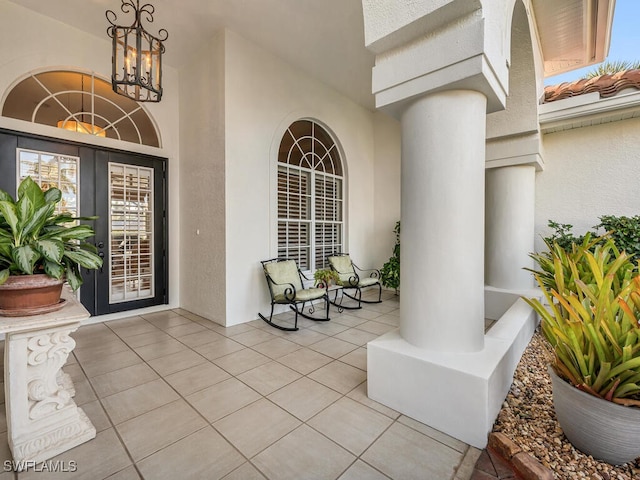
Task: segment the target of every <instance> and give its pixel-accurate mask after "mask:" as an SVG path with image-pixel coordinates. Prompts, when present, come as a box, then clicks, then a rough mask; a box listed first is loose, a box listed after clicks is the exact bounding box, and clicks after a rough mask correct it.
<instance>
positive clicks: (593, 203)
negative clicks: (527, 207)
mask: <svg viewBox="0 0 640 480" xmlns="http://www.w3.org/2000/svg"><path fill="white" fill-rule="evenodd" d="M638 131H640V119H637V118H636V119H628V120H622V121H619V122H612V123H605V124H602V125H595V126H591V127H584V128H577V129H573V130H565V131H563V132H556V133H550V134H547V135H544V137H543V142H544V148H545V170H544V171H542V172H539V173H537V178H536V250H541V249H543V248H544V244H543V242H542V240H541V239H540V235H546V234H548V233H550V229H549V228H548V227H547V220H548V219H552V220H555V221H557V222H561V223H569V224H572V225H573V226H574V232H576V233H578V234H582V233H584V232H585V231H587V230H589V229H591V227H593V226H594V225H596V224H597V223H599V220H598V217H600V216H601V215H627V216H631V215H638V214H640V189H639V188H638V179H639V178H640V162H639V161H638V156H639V153H638V152H640V136H638Z"/></svg>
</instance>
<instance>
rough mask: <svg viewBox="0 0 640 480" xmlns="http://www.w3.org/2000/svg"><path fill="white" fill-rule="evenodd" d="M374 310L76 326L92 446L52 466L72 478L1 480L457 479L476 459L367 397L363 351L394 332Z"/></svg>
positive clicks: (389, 298)
mask: <svg viewBox="0 0 640 480" xmlns="http://www.w3.org/2000/svg"><path fill="white" fill-rule="evenodd" d="M384 298H385V301H384V302H383V303H381V304H374V305H367V306H366V307H365V308H363V309H362V310H351V311H349V310H347V311H345V312H344V313H342V314H339V313H338V312H337V311H335V309H332V311H331V318H332V320H331V321H330V322H326V323H316V322H312V321H308V320H305V319H301V320H300V321H299V324H298V325H299V327H301V329H300V330H299V331H298V332H283V331H280V330H277V329H274V328H273V327H270V326H269V325H267V324H266V323H264V322H262V321H261V320H257V321H254V322H250V323H247V324H242V325H237V326H234V327H230V328H224V327H221V326H219V325H217V324H215V323H213V322H211V321H208V320H206V319H203V318H201V317H198V316H197V315H194V314H191V313H189V312H187V311H185V310H181V309H177V310H169V311H164V312H159V313H153V314H149V315H144V316H136V317H131V318H126V319H123V320H116V321H111V322H108V323H99V324H94V325H88V326H84V327H81V328H80V329H79V330H78V331H77V332H76V333H75V334H74V335H73V336H74V338H75V339H76V342H77V346H76V349H75V350H74V353H73V355H72V356H71V357H70V358H69V361H68V363H67V365H66V366H65V368H64V370H65V372H67V373H69V374H70V375H71V377H72V379H73V381H74V384H75V387H76V396H75V401H76V403H77V404H78V405H80V406H81V407H82V408H83V409H84V411H85V413H87V415H88V416H89V418H90V419H91V421H92V422H93V424H94V425H95V427H96V430H97V431H98V434H97V437H96V438H95V439H94V440H92V441H90V442H87V443H85V444H83V445H80V446H78V447H76V448H74V449H72V450H70V451H68V452H65V453H63V454H61V455H60V456H58V457H56V458H54V459H53V460H54V461H58V460H59V461H61V462H60V463H59V465H61V466H62V467H64V466H67V467H69V466H70V465H72V463H71V462H75V466H76V468H77V470H76V471H75V472H72V473H69V472H58V473H51V472H49V473H43V472H38V471H35V470H30V471H27V472H22V473H19V474H17V473H13V472H6V471H5V472H4V473H1V474H0V480H8V479H19V480H26V479H45V478H46V479H49V478H52V479H55V478H61V479H72V478H74V479H75V478H82V479H90V480H99V479H105V478H109V479H118V480H129V479H139V478H144V479H186V480H189V479H207V480H209V479H218V478H224V479H228V480H231V479H238V480H251V479H264V478H267V479H272V480H287V479H292V480H301V479H302V480H309V479H341V480H347V479H349V480H353V479H372V480H373V479H389V478H391V479H419V480H429V479H434V480H447V479H455V480H468V479H469V478H470V477H471V475H472V472H473V467H474V464H475V462H476V459H477V458H478V456H479V454H480V452H479V451H478V450H477V449H475V448H472V447H471V448H470V447H469V446H467V445H466V444H464V443H462V442H460V441H458V440H455V439H453V438H451V437H448V436H447V435H445V434H443V433H441V432H438V431H436V430H433V429H431V428H430V427H428V426H426V425H423V424H421V423H419V422H417V421H415V420H413V419H411V418H408V417H406V416H404V415H401V414H399V413H398V412H396V411H394V410H391V409H390V408H387V407H385V406H383V405H381V404H379V403H376V402H374V401H372V400H370V399H368V398H367V395H366V391H367V382H366V380H367V373H366V368H367V366H366V355H367V350H366V344H367V342H368V341H370V340H372V339H373V338H376V337H377V336H379V335H381V334H383V333H385V332H386V331H389V330H390V329H393V328H395V327H396V326H397V324H398V321H399V314H398V300H397V297H395V296H394V295H392V294H390V293H385V297H384ZM279 319H280V320H281V321H283V322H291V321H292V319H293V315H292V314H291V313H286V314H282V315H280V316H279ZM2 407H3V405H2ZM0 412H4V408H0ZM0 431H1V432H6V421H5V418H4V413H2V414H1V416H0ZM9 458H10V452H9V449H8V446H7V443H6V441H2V442H0V460H2V461H3V462H4V460H5V459H9ZM3 465H5V464H4V463H3ZM67 469H71V468H67ZM1 471H2V470H0V472H1Z"/></svg>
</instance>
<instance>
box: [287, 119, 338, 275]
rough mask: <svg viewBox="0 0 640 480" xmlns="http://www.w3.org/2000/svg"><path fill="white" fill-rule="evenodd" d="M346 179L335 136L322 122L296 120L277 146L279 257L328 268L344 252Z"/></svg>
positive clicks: (307, 267)
mask: <svg viewBox="0 0 640 480" xmlns="http://www.w3.org/2000/svg"><path fill="white" fill-rule="evenodd" d="M343 189H344V178H343V170H342V160H341V159H340V153H339V151H338V147H337V145H336V143H335V141H334V140H333V139H332V138H331V136H330V135H329V134H328V133H327V131H326V130H325V129H324V128H322V127H321V126H320V125H319V124H317V123H315V122H313V121H310V120H298V121H296V122H294V123H292V124H291V126H289V128H288V129H287V131H286V132H285V134H284V136H283V137H282V141H281V142H280V149H279V151H278V256H279V257H287V258H291V259H295V260H296V261H297V262H298V266H299V267H300V269H302V270H316V269H319V268H324V267H326V257H327V255H330V254H332V253H334V252H339V251H342V245H343V241H344V240H343V235H344V215H343V209H344V192H343Z"/></svg>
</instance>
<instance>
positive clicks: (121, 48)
mask: <svg viewBox="0 0 640 480" xmlns="http://www.w3.org/2000/svg"><path fill="white" fill-rule="evenodd" d="M120 9H121V10H122V11H123V12H124V13H129V12H134V14H135V19H134V22H133V23H132V24H131V25H130V26H128V27H126V26H121V25H116V20H117V15H116V14H115V12H113V11H112V10H107V11H106V16H107V20H108V21H109V23H110V24H111V26H110V27H109V28H108V29H107V33H108V34H109V36H110V37H111V38H112V39H113V47H112V49H113V50H112V57H111V64H112V70H111V85H112V86H113V91H114V92H116V93H118V94H120V95H124V96H125V97H129V98H132V99H133V100H136V101H138V102H159V101H160V99H161V98H162V54H163V53H164V44H163V43H162V42H164V41H165V40H166V39H167V38H168V37H169V33H168V32H167V31H166V30H165V29H164V28H163V29H161V30H160V31H159V32H158V36H157V37H156V36H153V35H151V34H150V33H149V32H147V31H146V30H145V29H144V27H143V26H142V24H141V20H142V18H143V16H144V20H145V21H146V22H149V23H152V22H153V14H154V12H155V8H154V7H153V5H151V4H149V3H147V4H144V5H142V7H141V6H140V0H135V4H134V0H122V5H121V7H120Z"/></svg>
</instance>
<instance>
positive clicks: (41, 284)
mask: <svg viewBox="0 0 640 480" xmlns="http://www.w3.org/2000/svg"><path fill="white" fill-rule="evenodd" d="M63 283H64V280H56V279H55V278H51V277H48V276H47V275H44V274H39V275H12V276H10V277H9V278H8V279H7V281H6V282H5V283H4V284H2V285H0V310H1V311H0V314H2V313H3V312H2V311H6V312H12V313H14V312H15V311H20V314H21V315H37V314H38V313H41V311H42V309H43V307H45V308H46V307H50V306H52V305H57V304H58V303H60V295H61V293H62V284H63ZM30 312H31V313H30Z"/></svg>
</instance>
